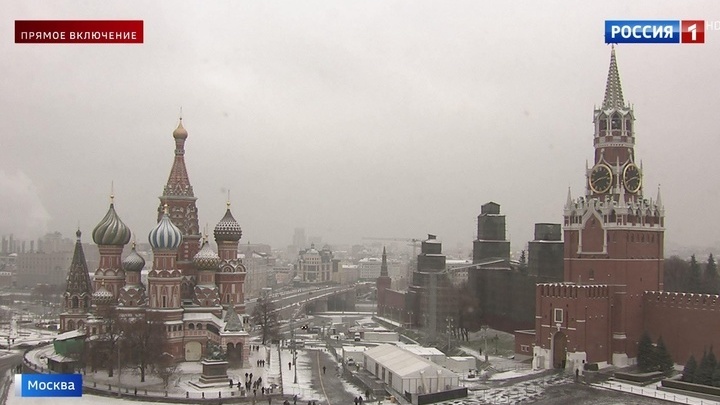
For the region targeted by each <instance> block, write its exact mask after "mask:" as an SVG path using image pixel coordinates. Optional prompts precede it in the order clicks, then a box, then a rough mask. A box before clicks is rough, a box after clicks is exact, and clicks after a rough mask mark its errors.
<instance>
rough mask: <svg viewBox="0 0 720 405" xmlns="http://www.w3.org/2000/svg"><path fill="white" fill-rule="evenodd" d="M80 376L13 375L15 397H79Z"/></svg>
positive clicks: (80, 391)
mask: <svg viewBox="0 0 720 405" xmlns="http://www.w3.org/2000/svg"><path fill="white" fill-rule="evenodd" d="M82 385H83V384H82V374H15V396H18V397H81V396H82V388H83V387H82Z"/></svg>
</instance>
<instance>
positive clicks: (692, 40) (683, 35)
mask: <svg viewBox="0 0 720 405" xmlns="http://www.w3.org/2000/svg"><path fill="white" fill-rule="evenodd" d="M680 42H682V43H683V44H704V43H705V21H704V20H682V21H680Z"/></svg>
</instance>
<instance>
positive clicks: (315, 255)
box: [297, 244, 339, 284]
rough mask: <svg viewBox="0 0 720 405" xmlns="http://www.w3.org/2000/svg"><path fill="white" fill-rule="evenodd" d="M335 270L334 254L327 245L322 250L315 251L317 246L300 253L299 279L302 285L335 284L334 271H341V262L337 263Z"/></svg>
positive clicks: (311, 246)
mask: <svg viewBox="0 0 720 405" xmlns="http://www.w3.org/2000/svg"><path fill="white" fill-rule="evenodd" d="M335 263H336V264H335V268H333V253H332V251H331V250H330V247H329V246H327V245H325V246H324V247H323V248H322V250H320V251H318V250H317V249H315V244H312V245H310V249H306V250H303V251H301V252H300V255H299V257H298V266H297V277H298V278H299V280H298V281H299V282H300V283H303V284H304V283H310V284H320V283H330V282H333V277H332V274H333V269H334V270H335V272H336V273H337V272H338V271H339V262H338V261H336V262H335Z"/></svg>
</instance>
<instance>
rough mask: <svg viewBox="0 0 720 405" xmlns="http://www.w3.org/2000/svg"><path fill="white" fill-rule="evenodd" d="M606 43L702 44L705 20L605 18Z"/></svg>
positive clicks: (703, 41)
mask: <svg viewBox="0 0 720 405" xmlns="http://www.w3.org/2000/svg"><path fill="white" fill-rule="evenodd" d="M605 43H606V44H704V43H705V20H605Z"/></svg>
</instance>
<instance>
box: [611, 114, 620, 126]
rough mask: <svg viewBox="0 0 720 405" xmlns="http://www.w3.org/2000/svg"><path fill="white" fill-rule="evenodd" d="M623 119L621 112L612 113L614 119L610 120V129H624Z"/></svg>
mask: <svg viewBox="0 0 720 405" xmlns="http://www.w3.org/2000/svg"><path fill="white" fill-rule="evenodd" d="M621 127H622V119H621V118H620V114H618V113H615V114H613V115H612V119H611V120H610V129H613V130H614V129H622V128H621Z"/></svg>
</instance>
